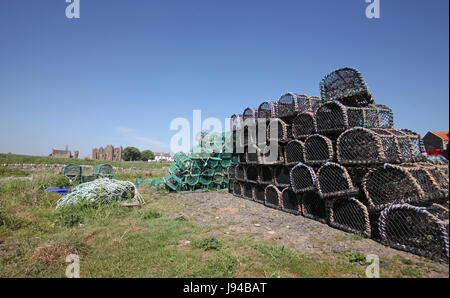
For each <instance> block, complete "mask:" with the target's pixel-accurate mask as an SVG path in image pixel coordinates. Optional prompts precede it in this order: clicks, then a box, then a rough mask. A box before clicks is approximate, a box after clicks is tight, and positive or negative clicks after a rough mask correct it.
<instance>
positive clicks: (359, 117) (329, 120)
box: [316, 101, 394, 133]
mask: <svg viewBox="0 0 450 298" xmlns="http://www.w3.org/2000/svg"><path fill="white" fill-rule="evenodd" d="M316 121H317V131H318V132H319V133H336V132H342V131H344V130H347V129H349V128H352V127H366V128H368V127H371V128H393V127H394V115H393V113H392V110H391V109H390V108H388V107H387V106H385V105H369V106H367V107H347V106H344V105H343V104H341V103H340V102H337V101H332V102H327V103H324V104H323V105H322V106H320V108H319V109H318V110H317V112H316Z"/></svg>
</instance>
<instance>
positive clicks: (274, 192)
mask: <svg viewBox="0 0 450 298" xmlns="http://www.w3.org/2000/svg"><path fill="white" fill-rule="evenodd" d="M265 204H266V206H269V207H272V208H276V209H279V208H281V192H280V190H279V189H278V188H277V187H276V186H275V185H269V186H267V187H266V190H265Z"/></svg>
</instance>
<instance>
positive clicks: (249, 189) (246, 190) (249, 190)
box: [242, 182, 255, 200]
mask: <svg viewBox="0 0 450 298" xmlns="http://www.w3.org/2000/svg"><path fill="white" fill-rule="evenodd" d="M254 188H255V184H254V183H250V182H247V183H244V185H243V193H242V197H243V198H245V199H248V200H253V198H254V194H253V190H254Z"/></svg>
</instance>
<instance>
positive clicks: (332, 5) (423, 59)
mask: <svg viewBox="0 0 450 298" xmlns="http://www.w3.org/2000/svg"><path fill="white" fill-rule="evenodd" d="M66 5H67V4H66V3H65V1H64V0H41V1H36V0H20V1H18V0H0V103H1V109H0V126H1V130H0V152H13V153H23V154H38V155H47V154H49V153H50V151H51V148H52V147H54V148H60V149H62V148H64V146H65V145H66V144H69V147H70V149H72V150H74V149H78V150H80V155H81V156H82V157H83V156H86V155H87V154H89V153H90V150H91V148H92V147H97V146H104V145H107V144H113V145H123V146H128V145H134V146H137V147H139V148H140V149H146V148H149V149H152V150H154V151H160V150H167V144H168V143H169V141H170V138H171V137H172V135H173V134H174V133H175V131H170V129H169V124H170V121H171V120H172V119H173V118H175V117H186V118H188V119H191V118H192V110H193V109H201V110H202V116H203V118H206V117H218V118H220V119H224V118H225V117H229V116H230V115H231V114H233V113H237V112H242V111H243V110H244V108H245V107H246V106H258V104H259V103H260V102H261V101H264V100H267V99H272V100H276V99H277V98H278V97H279V96H280V95H281V94H282V93H284V92H288V91H292V92H298V93H306V94H310V95H319V83H320V80H321V79H322V77H323V76H324V75H325V74H327V73H328V72H330V71H332V70H334V69H336V68H338V67H342V66H351V67H355V68H358V69H359V70H360V71H361V72H362V74H363V76H364V77H365V79H366V81H367V83H368V85H369V88H370V89H371V91H372V93H373V95H374V99H375V101H376V102H377V103H380V104H386V105H388V106H390V107H391V108H392V109H393V111H394V117H395V118H394V120H395V125H396V127H398V128H410V129H413V130H416V131H417V132H419V133H421V134H422V135H423V134H424V133H426V132H427V131H428V130H448V127H449V112H448V109H449V37H448V36H449V14H448V12H449V7H448V6H449V1H448V0H433V1H423V0H418V1H414V0H381V18H380V19H378V20H374V19H367V18H366V16H365V7H366V6H367V4H366V3H365V1H364V0H343V1H336V0H320V1H318V0H308V1H306V0H292V1H287V0H277V1H275V0H271V1H263V0H190V1H186V0H179V1H173V0H160V1H152V0H81V18H80V19H67V18H66V16H65V8H66Z"/></svg>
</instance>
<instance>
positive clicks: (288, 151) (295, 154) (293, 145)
mask: <svg viewBox="0 0 450 298" xmlns="http://www.w3.org/2000/svg"><path fill="white" fill-rule="evenodd" d="M304 153H305V144H304V143H303V142H301V141H299V140H292V141H290V142H289V143H288V144H287V145H286V147H285V148H284V161H285V164H286V165H288V166H290V165H292V166H293V165H297V164H298V163H299V162H305V156H304Z"/></svg>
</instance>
